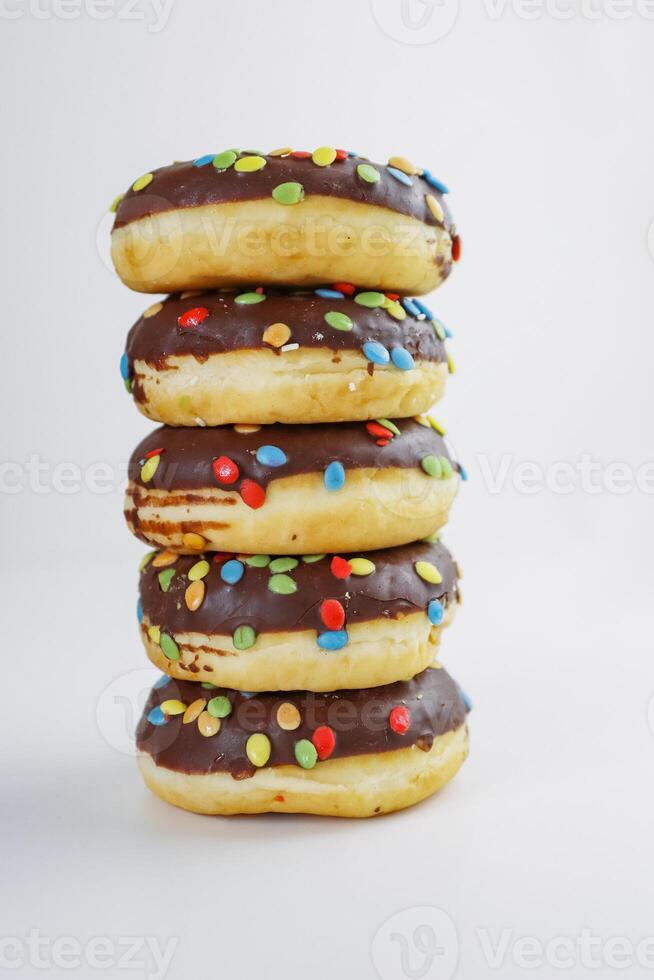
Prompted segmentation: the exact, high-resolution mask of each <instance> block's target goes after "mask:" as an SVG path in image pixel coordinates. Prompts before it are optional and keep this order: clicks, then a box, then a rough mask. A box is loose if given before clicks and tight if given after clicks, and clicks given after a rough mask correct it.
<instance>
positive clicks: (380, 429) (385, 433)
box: [366, 422, 393, 442]
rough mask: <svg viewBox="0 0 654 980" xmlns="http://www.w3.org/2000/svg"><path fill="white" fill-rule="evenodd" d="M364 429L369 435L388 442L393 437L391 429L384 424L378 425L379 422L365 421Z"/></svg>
mask: <svg viewBox="0 0 654 980" xmlns="http://www.w3.org/2000/svg"><path fill="white" fill-rule="evenodd" d="M366 429H367V430H368V432H369V433H370V435H371V436H375V438H377V439H387V440H388V441H389V442H390V441H391V439H392V438H393V433H392V432H391V430H390V429H387V428H386V426H385V425H380V424H379V422H366Z"/></svg>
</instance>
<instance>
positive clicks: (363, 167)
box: [357, 163, 381, 184]
mask: <svg viewBox="0 0 654 980" xmlns="http://www.w3.org/2000/svg"><path fill="white" fill-rule="evenodd" d="M357 173H358V175H359V177H360V178H361V180H365V181H366V183H367V184H376V183H377V181H378V180H379V178H380V176H381V174H380V173H379V171H378V170H377V169H376V168H375V167H373V166H372V165H371V164H369V163H360V164H359V166H358V167H357Z"/></svg>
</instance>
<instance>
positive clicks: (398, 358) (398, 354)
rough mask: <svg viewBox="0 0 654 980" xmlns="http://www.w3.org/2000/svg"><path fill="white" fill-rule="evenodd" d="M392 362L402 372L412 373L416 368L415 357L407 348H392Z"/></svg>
mask: <svg viewBox="0 0 654 980" xmlns="http://www.w3.org/2000/svg"><path fill="white" fill-rule="evenodd" d="M391 361H392V362H393V364H394V365H395V367H396V368H399V369H400V371H412V370H413V368H414V367H415V366H416V365H415V361H414V360H413V357H412V356H411V354H410V353H409V351H408V350H407V349H406V348H405V347H393V348H391Z"/></svg>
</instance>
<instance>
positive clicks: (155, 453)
mask: <svg viewBox="0 0 654 980" xmlns="http://www.w3.org/2000/svg"><path fill="white" fill-rule="evenodd" d="M165 452H166V450H165V449H151V450H150V452H149V453H146V454H145V456H144V457H143V458H144V459H151V457H152V456H161V454H162V453H165Z"/></svg>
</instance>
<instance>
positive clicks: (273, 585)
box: [268, 575, 297, 595]
mask: <svg viewBox="0 0 654 980" xmlns="http://www.w3.org/2000/svg"><path fill="white" fill-rule="evenodd" d="M268 588H269V589H270V591H271V592H274V593H275V595H293V593H294V592H297V583H296V582H294V581H293V579H292V578H291V576H290V575H271V576H270V578H269V580H268Z"/></svg>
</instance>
